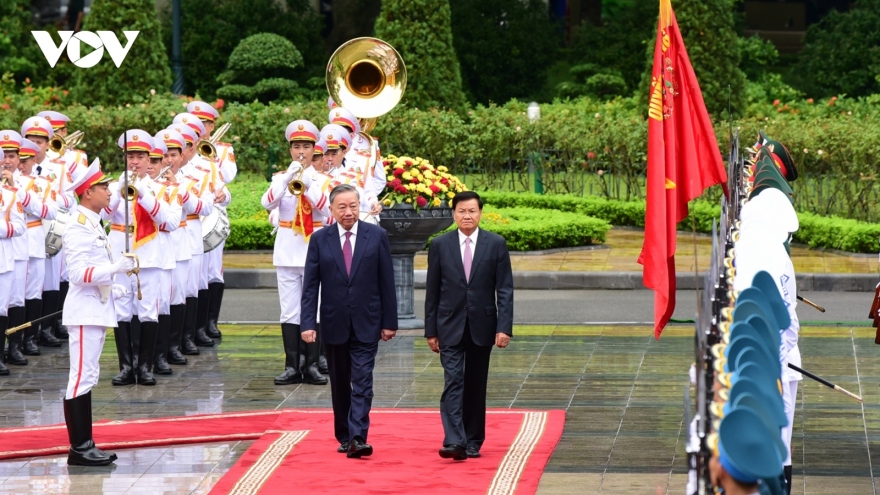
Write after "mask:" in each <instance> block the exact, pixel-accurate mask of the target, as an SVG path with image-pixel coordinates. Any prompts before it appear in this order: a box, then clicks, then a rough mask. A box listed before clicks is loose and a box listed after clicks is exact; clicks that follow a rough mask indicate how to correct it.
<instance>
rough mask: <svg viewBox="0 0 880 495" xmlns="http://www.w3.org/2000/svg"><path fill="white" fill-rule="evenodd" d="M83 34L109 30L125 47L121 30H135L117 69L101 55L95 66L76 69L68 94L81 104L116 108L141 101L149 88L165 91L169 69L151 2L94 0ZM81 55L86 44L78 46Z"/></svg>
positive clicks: (168, 85) (147, 93)
mask: <svg viewBox="0 0 880 495" xmlns="http://www.w3.org/2000/svg"><path fill="white" fill-rule="evenodd" d="M83 30H84V31H112V32H114V33H116V36H117V37H118V38H119V40H120V44H122V45H125V44H126V43H127V40H126V38H125V36H124V35H123V31H138V32H139V34H138V36H137V38H136V39H135V41H134V43H133V44H132V46H131V48H130V50H129V52H128V55H127V56H126V57H125V60H124V61H123V62H122V65H120V67H118V68H117V67H116V65H115V64H114V63H113V62H112V61H111V60H110V56H109V55H107V54H106V53H105V54H104V59H103V60H102V61H101V62H99V63H98V65H96V66H94V67H90V68H87V69H81V68H77V70H76V72H75V75H74V82H73V86H72V88H71V93H73V95H74V96H75V97H76V99H77V101H79V102H80V103H84V104H90V105H96V104H105V105H116V104H122V103H129V102H137V101H142V100H143V99H145V98H146V97H147V96H148V95H149V92H150V90H151V89H154V90H156V91H162V92H164V91H167V90H168V89H169V87H170V86H171V68H170V65H169V63H168V57H167V56H166V55H165V47H164V46H163V44H162V37H161V29H160V27H159V19H158V18H157V17H156V7H155V3H154V2H153V0H95V2H94V3H93V4H92V10H91V13H90V14H89V15H88V16H86V18H85V21H84V23H83ZM81 46H82V48H83V51H84V55H85V51H86V47H87V45H85V44H81Z"/></svg>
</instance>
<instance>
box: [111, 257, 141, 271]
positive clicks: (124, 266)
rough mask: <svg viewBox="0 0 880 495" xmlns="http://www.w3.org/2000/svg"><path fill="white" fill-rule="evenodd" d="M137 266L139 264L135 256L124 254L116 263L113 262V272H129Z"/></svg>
mask: <svg viewBox="0 0 880 495" xmlns="http://www.w3.org/2000/svg"><path fill="white" fill-rule="evenodd" d="M135 266H137V263H135V261H134V258H130V257H128V256H123V257H121V258H119V259H118V260H117V261H116V263H113V273H128V272H130V271H132V270H134V267H135Z"/></svg>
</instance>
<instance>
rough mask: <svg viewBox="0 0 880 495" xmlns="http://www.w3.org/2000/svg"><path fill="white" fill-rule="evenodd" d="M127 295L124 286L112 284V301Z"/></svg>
mask: <svg viewBox="0 0 880 495" xmlns="http://www.w3.org/2000/svg"><path fill="white" fill-rule="evenodd" d="M127 295H128V289H126V288H125V286H124V285H119V284H113V299H114V300H115V299H119V298H122V297H125V296H127Z"/></svg>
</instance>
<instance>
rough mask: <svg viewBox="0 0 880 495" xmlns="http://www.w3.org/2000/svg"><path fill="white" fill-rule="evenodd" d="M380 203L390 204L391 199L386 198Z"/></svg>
mask: <svg viewBox="0 0 880 495" xmlns="http://www.w3.org/2000/svg"><path fill="white" fill-rule="evenodd" d="M382 204H383V205H385V206H391V200H390V199H386V200H385V201H382Z"/></svg>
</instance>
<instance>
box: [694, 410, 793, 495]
mask: <svg viewBox="0 0 880 495" xmlns="http://www.w3.org/2000/svg"><path fill="white" fill-rule="evenodd" d="M776 433H778V432H776ZM774 434H775V433H774V432H773V431H772V430H771V429H770V428H768V427H767V426H765V423H764V421H763V419H762V417H761V414H760V413H759V412H756V411H755V410H753V409H752V408H750V407H745V406H742V407H737V408H735V409H733V410H732V411H730V412H729V413H728V414H727V415H726V416H724V418H723V419H722V420H721V427H720V429H719V432H718V437H719V442H718V448H717V451H716V453H715V455H713V456H712V459H711V460H710V461H709V473H710V477H711V481H712V485H713V486H715V487H716V488H721V489H723V490H724V494H725V495H758V493H760V492H759V488H760V481H761V480H762V479H770V478H773V477H776V476H778V475H779V474H780V473H781V471H782V468H781V461H782V460H781V459H780V458H779V452H778V451H777V449H776V447H775V445H774V443H773V439H772V438H771V437H772V436H773V435H774Z"/></svg>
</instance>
